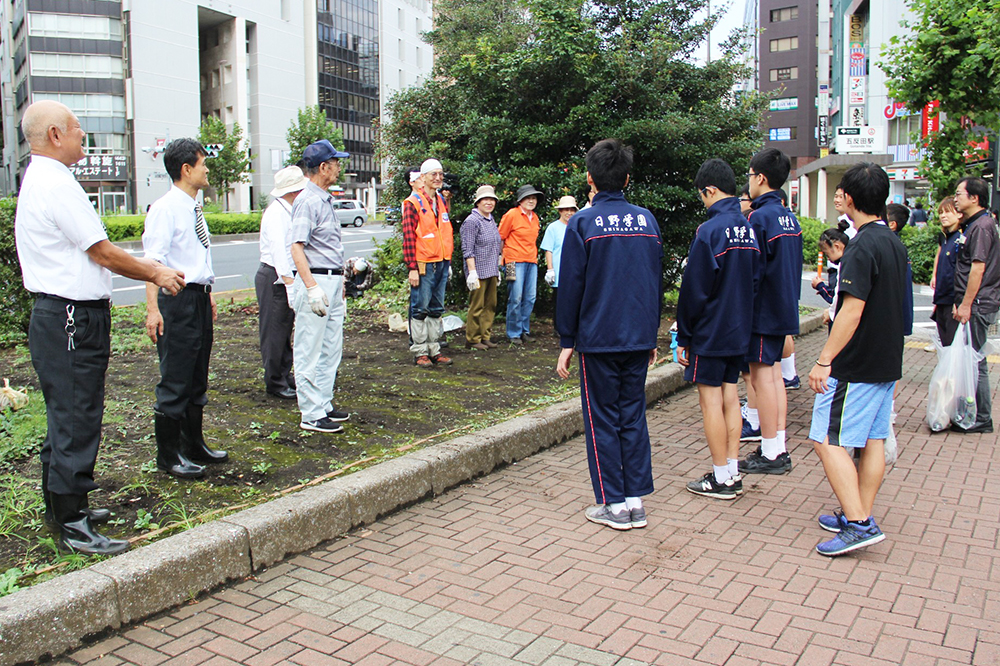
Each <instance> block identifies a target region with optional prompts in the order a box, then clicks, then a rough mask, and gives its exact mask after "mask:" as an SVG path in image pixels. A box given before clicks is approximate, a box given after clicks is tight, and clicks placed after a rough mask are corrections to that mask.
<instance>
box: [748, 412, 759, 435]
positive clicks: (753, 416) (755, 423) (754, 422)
mask: <svg viewBox="0 0 1000 666" xmlns="http://www.w3.org/2000/svg"><path fill="white" fill-rule="evenodd" d="M747 423H749V424H750V427H751V428H753V429H754V430H760V415H758V414H757V410H756V409H750V408H749V407H747Z"/></svg>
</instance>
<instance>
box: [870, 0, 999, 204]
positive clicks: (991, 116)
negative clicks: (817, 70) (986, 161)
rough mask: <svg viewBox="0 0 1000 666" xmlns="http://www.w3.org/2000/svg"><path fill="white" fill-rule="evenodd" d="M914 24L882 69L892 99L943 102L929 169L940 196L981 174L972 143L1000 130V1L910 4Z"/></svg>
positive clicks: (915, 0)
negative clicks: (969, 156)
mask: <svg viewBox="0 0 1000 666" xmlns="http://www.w3.org/2000/svg"><path fill="white" fill-rule="evenodd" d="M907 4H908V6H909V9H910V11H911V12H913V15H914V17H915V18H914V20H912V21H903V22H902V24H901V25H902V26H903V27H904V28H909V31H910V33H909V34H908V35H906V36H905V37H902V38H900V37H893V38H892V39H891V40H890V44H891V46H890V47H889V48H888V49H887V51H886V53H885V57H884V59H883V61H882V62H881V63H880V66H881V67H882V69H883V70H885V72H886V74H887V76H888V81H887V87H888V89H889V92H890V94H891V95H892V96H893V97H894V98H895V99H896V100H898V101H900V102H903V103H904V104H906V106H907V107H909V108H910V109H921V108H923V107H924V106H925V105H926V104H927V103H928V102H931V101H934V100H938V101H939V102H940V104H941V106H940V112H941V113H940V117H941V123H940V130H939V131H938V132H935V133H933V134H932V135H931V136H929V137H928V139H927V155H926V157H925V158H924V161H923V164H922V165H921V171H922V172H923V174H924V176H925V177H926V178H927V179H928V180H929V181H930V183H931V185H932V188H933V192H934V198H935V199H936V200H937V201H940V200H941V199H942V198H944V197H946V196H948V195H949V194H951V193H953V192H954V187H955V182H956V181H957V180H958V179H959V178H961V177H962V176H965V175H967V174H968V173H969V172H970V171H976V172H981V167H980V168H979V169H976V170H973V169H970V168H969V167H967V166H966V161H965V157H964V156H963V153H964V152H965V151H969V143H970V141H973V142H974V141H978V140H980V139H982V138H983V136H984V135H985V134H986V130H985V129H983V128H989V130H991V131H992V132H994V134H995V132H996V130H997V128H1000V0H908V3H907Z"/></svg>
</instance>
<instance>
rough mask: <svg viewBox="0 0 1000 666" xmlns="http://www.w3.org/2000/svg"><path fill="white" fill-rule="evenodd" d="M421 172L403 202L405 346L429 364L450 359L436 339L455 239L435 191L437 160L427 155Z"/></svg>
mask: <svg viewBox="0 0 1000 666" xmlns="http://www.w3.org/2000/svg"><path fill="white" fill-rule="evenodd" d="M420 174H421V180H422V181H423V187H422V188H421V189H420V190H417V189H414V191H413V192H412V193H411V194H410V196H408V197H407V198H406V199H405V200H404V201H403V222H402V227H403V261H404V262H406V267H407V268H408V269H409V281H410V340H411V341H412V344H411V345H410V351H412V352H413V354H414V357H415V359H414V360H415V362H416V364H417V365H418V366H419V367H421V368H432V367H434V366H435V365H451V362H452V361H451V359H450V358H448V357H447V356H444V355H443V354H442V353H441V346H440V345H439V344H438V340H439V339H440V338H441V334H442V331H443V327H442V325H441V315H442V314H444V290H445V286H446V285H447V284H448V271H449V269H450V267H451V252H452V249H453V246H454V243H455V239H454V236H453V233H452V229H451V220H450V219H449V217H448V204H447V203H446V202H445V200H444V197H442V196H441V194H440V193H439V192H438V190H439V189H440V188H441V185H443V184H444V168H443V167H442V166H441V162H439V161H438V160H435V159H429V160H426V161H425V162H424V163H423V164H421V165H420Z"/></svg>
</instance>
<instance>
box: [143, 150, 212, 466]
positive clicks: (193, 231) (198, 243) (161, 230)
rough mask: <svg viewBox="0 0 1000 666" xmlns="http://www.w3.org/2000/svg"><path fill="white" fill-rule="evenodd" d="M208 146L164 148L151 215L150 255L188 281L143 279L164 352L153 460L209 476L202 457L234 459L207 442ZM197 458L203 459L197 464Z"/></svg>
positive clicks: (150, 320)
mask: <svg viewBox="0 0 1000 666" xmlns="http://www.w3.org/2000/svg"><path fill="white" fill-rule="evenodd" d="M205 157H206V152H205V149H204V148H203V147H202V145H201V144H200V143H198V142H197V141H195V140H194V139H177V140H176V141H172V142H171V143H170V145H168V146H167V149H166V151H165V152H164V153H163V166H164V167H165V168H166V170H167V174H168V175H169V176H170V179H171V180H172V181H173V186H172V187H171V188H170V191H169V192H167V193H166V194H164V195H163V196H162V197H160V198H159V199H158V200H157V201H156V202H155V203H154V204H153V205H152V206H151V207H150V209H149V213H148V214H147V215H146V229H145V231H144V233H143V234H142V247H143V249H144V250H145V252H146V257H147V258H149V259H155V260H157V261H159V262H161V263H163V264H164V265H166V266H169V267H171V268H176V269H178V270H181V271H183V272H184V274H185V275H186V276H187V285H186V286H185V287H184V289H183V290H182V291H181V292H180V293H178V294H177V295H176V296H169V295H167V294H164V293H163V292H162V291H160V290H159V289H157V287H156V285H154V284H152V283H146V333H147V334H148V335H149V338H150V339H151V340H152V341H153V342H155V343H156V350H157V352H158V353H159V356H160V383H159V384H157V385H156V407H155V408H154V410H153V414H154V423H155V430H156V449H157V455H156V466H157V467H158V468H159V469H160V470H162V471H164V472H167V473H168V474H171V475H173V476H175V477H177V478H180V479H196V478H200V477H202V476H204V475H205V468H204V467H203V464H205V463H220V462H225V461H226V460H228V459H229V456H228V455H227V454H226V452H225V451H215V450H213V449H211V448H209V446H208V445H207V444H206V443H205V438H204V436H203V434H202V416H203V411H204V409H205V404H206V403H207V402H208V396H207V393H206V392H207V390H208V359H209V356H210V354H211V352H212V322H213V321H215V319H216V309H215V298H214V297H213V296H212V283H213V282H215V273H214V272H213V270H212V254H211V238H210V235H209V232H208V225H207V224H206V223H205V215H204V214H203V213H202V210H201V204H199V203H198V201H197V199H196V197H197V196H198V192H199V191H200V190H202V189H204V188H206V187H208V167H207V166H206V165H205ZM199 463H200V464H199Z"/></svg>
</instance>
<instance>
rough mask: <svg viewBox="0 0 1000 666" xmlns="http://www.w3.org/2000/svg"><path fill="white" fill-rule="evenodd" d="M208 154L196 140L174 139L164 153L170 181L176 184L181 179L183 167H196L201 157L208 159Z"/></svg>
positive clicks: (164, 161)
mask: <svg viewBox="0 0 1000 666" xmlns="http://www.w3.org/2000/svg"><path fill="white" fill-rule="evenodd" d="M207 156H208V152H207V151H206V150H205V147H204V146H202V145H201V143H199V142H198V141H197V140H196V139H188V138H184V139H174V140H173V141H171V142H170V143H168V144H167V149H166V150H165V151H163V166H164V167H165V168H166V170H167V175H168V176H170V180H172V181H174V182H175V183H176V182H177V181H178V180H180V179H181V167H182V166H184V165H185V164H187V165H190V166H195V165H196V164H198V158H199V157H207Z"/></svg>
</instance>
